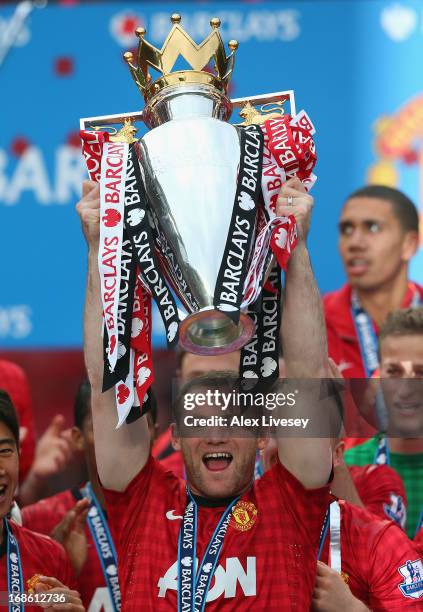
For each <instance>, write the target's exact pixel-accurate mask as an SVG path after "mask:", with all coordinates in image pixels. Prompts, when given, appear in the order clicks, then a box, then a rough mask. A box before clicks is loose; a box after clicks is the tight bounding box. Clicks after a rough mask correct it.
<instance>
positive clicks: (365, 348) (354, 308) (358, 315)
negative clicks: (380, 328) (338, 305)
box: [351, 290, 379, 378]
mask: <svg viewBox="0 0 423 612" xmlns="http://www.w3.org/2000/svg"><path fill="white" fill-rule="evenodd" d="M351 315H352V319H353V321H354V327H355V331H356V334H357V338H358V343H359V345H360V353H361V359H362V361H363V367H364V371H365V373H366V377H367V378H370V377H371V376H372V374H373V372H374V371H375V370H376V369H377V368H378V367H379V357H378V342H377V336H376V332H375V330H374V327H373V323H372V320H371V319H370V317H369V315H368V314H367V312H366V311H365V310H364V308H363V306H362V305H361V302H360V300H359V297H358V295H357V293H356V291H354V290H353V291H352V293H351Z"/></svg>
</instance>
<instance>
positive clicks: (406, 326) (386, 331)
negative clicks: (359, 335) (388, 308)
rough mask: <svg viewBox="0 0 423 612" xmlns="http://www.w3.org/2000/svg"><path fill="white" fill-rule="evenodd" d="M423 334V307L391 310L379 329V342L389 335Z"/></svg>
mask: <svg viewBox="0 0 423 612" xmlns="http://www.w3.org/2000/svg"><path fill="white" fill-rule="evenodd" d="M416 335H422V336H423V307H422V306H420V307H419V308H402V309H401V310H395V311H394V312H391V313H390V314H389V315H388V317H387V319H386V321H385V322H384V323H383V324H382V326H381V328H380V330H379V344H380V342H382V340H384V339H385V338H386V337H387V336H416Z"/></svg>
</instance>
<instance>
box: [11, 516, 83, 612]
mask: <svg viewBox="0 0 423 612" xmlns="http://www.w3.org/2000/svg"><path fill="white" fill-rule="evenodd" d="M9 525H10V527H11V530H12V532H13V534H14V536H15V537H16V539H17V541H18V545H19V554H20V558H21V564H22V577H23V582H24V584H23V586H24V589H25V591H27V587H28V584H27V581H28V580H29V579H30V578H32V577H33V576H34V574H42V575H44V576H52V577H54V578H57V580H60V582H62V583H63V584H64V585H65V586H67V587H69V588H71V589H72V588H76V586H75V579H74V577H73V573H72V569H71V566H70V564H69V561H68V558H67V555H66V553H65V551H64V549H63V548H62V547H61V546H60V544H58V543H57V542H54V541H53V540H52V539H51V538H48V537H47V536H45V535H41V534H39V533H34V532H33V531H30V530H29V529H25V527H21V526H20V525H17V524H16V523H14V522H13V521H9ZM5 553H6V538H5V539H4V540H3V543H2V546H1V548H0V557H1V563H0V591H3V592H6V593H7V591H8V586H7V559H6V554H5ZM25 610H40V608H39V607H38V606H30V605H26V606H25Z"/></svg>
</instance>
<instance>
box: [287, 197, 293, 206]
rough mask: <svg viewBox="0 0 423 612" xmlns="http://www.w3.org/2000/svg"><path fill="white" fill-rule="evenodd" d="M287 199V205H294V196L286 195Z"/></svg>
mask: <svg viewBox="0 0 423 612" xmlns="http://www.w3.org/2000/svg"><path fill="white" fill-rule="evenodd" d="M287 200H288V206H293V205H294V197H293V196H288V198H287Z"/></svg>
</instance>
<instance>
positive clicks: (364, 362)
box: [324, 185, 423, 378]
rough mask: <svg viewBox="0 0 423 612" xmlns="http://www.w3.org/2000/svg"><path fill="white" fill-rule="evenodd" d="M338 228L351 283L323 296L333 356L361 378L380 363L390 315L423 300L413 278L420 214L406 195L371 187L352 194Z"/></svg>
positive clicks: (347, 371)
mask: <svg viewBox="0 0 423 612" xmlns="http://www.w3.org/2000/svg"><path fill="white" fill-rule="evenodd" d="M339 231H340V236H339V250H340V254H341V257H342V261H343V264H344V267H345V272H346V275H347V277H348V284H347V285H345V286H344V287H342V288H341V289H339V290H338V291H334V292H332V293H328V294H327V295H325V296H324V308H325V316H326V321H327V324H328V342H329V354H330V356H331V357H333V359H334V360H335V361H336V362H337V363H338V364H339V365H340V366H341V368H342V374H343V376H344V377H345V378H361V377H364V376H371V375H372V374H373V372H374V371H375V370H376V368H377V367H378V350H377V333H378V328H379V327H380V325H381V324H382V323H383V322H384V321H385V319H386V317H387V315H388V314H389V313H390V312H392V311H393V310H397V309H398V308H408V307H415V306H418V305H419V304H421V303H423V288H422V287H419V286H418V285H417V284H416V283H413V282H411V281H410V280H409V278H408V265H409V262H410V259H411V258H412V257H413V255H414V254H415V252H416V249H417V246H418V236H419V218H418V213H417V210H416V208H415V206H414V204H413V203H412V202H411V200H409V198H407V196H405V195H404V194H403V193H401V192H400V191H398V190H396V189H392V188H391V187H384V186H378V185H370V186H367V187H364V188H362V189H359V190H358V191H355V192H354V193H352V194H351V195H350V196H349V197H348V198H347V200H346V203H345V205H344V208H343V210H342V213H341V218H340V221H339Z"/></svg>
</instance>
